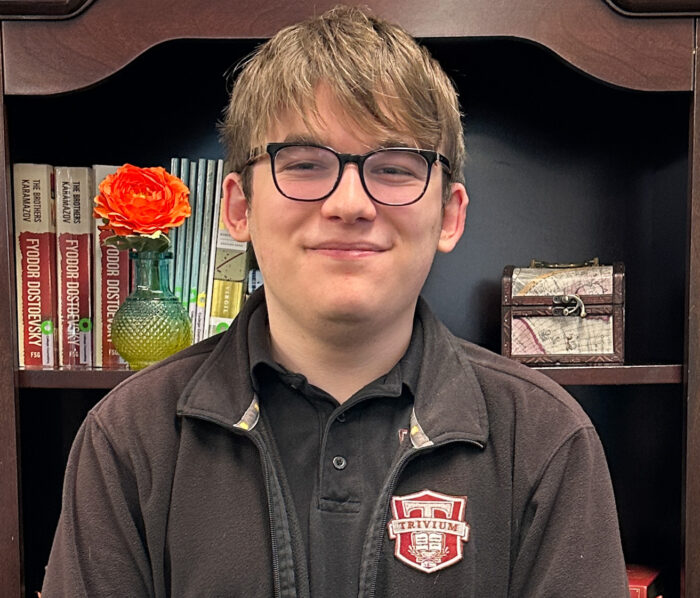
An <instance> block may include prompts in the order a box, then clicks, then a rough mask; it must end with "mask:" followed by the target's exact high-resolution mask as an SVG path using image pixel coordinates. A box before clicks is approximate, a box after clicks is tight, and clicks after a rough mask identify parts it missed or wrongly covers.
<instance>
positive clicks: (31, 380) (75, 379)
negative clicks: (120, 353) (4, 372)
mask: <svg viewBox="0 0 700 598" xmlns="http://www.w3.org/2000/svg"><path fill="white" fill-rule="evenodd" d="M133 373H134V372H132V371H131V370H20V371H19V372H18V376H19V387H20V388H95V389H100V388H101V389H105V390H109V389H110V388H114V387H115V386H116V385H117V384H119V383H120V382H121V381H122V380H126V379H127V378H128V377H129V376H131V374H133Z"/></svg>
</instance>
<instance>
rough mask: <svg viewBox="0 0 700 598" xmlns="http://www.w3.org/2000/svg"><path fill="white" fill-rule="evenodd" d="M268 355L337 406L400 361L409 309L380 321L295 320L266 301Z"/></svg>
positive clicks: (410, 321)
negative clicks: (304, 378) (268, 329)
mask: <svg viewBox="0 0 700 598" xmlns="http://www.w3.org/2000/svg"><path fill="white" fill-rule="evenodd" d="M268 317H269V322H270V346H271V349H272V356H273V358H274V359H275V361H277V362H278V363H280V364H281V365H283V366H284V367H285V368H287V369H288V370H290V371H293V372H299V373H301V374H304V376H306V378H307V379H308V380H309V382H310V383H311V384H313V385H314V386H318V387H319V388H322V389H323V390H325V391H326V392H327V393H329V394H330V395H331V396H333V397H334V398H335V399H336V400H337V401H338V402H340V403H343V402H344V401H346V400H347V399H349V398H350V397H351V396H352V395H353V394H355V393H356V392H357V391H358V390H360V389H361V388H363V387H364V386H366V385H367V384H369V383H370V382H372V381H373V380H376V379H377V378H378V377H379V376H382V375H384V374H386V373H387V372H388V371H389V370H391V368H393V367H394V366H395V365H396V364H397V363H398V362H399V360H400V359H401V357H403V355H404V353H405V352H406V349H407V348H408V345H409V342H410V340H411V334H412V332H413V310H412V311H410V312H407V313H406V314H404V315H402V316H400V317H393V318H388V317H387V318H385V319H384V320H383V321H379V322H378V321H376V320H375V321H372V322H367V323H361V324H358V323H357V322H353V323H348V322H327V321H311V322H300V321H298V320H297V319H294V318H287V317H285V314H284V313H283V312H281V310H278V309H275V307H274V306H273V305H270V304H269V303H268Z"/></svg>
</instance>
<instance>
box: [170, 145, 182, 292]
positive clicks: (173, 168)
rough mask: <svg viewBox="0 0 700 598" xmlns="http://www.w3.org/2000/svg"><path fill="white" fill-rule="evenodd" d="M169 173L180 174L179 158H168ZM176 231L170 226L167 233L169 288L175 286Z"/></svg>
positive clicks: (177, 175)
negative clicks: (168, 245) (170, 258)
mask: <svg viewBox="0 0 700 598" xmlns="http://www.w3.org/2000/svg"><path fill="white" fill-rule="evenodd" d="M170 174H172V175H175V176H176V177H179V176H180V159H179V158H171V159H170ZM177 233H178V229H177V228H171V229H170V232H169V233H168V238H169V239H170V252H171V253H172V254H173V263H172V267H171V268H170V288H171V289H174V288H175V268H177V264H176V256H177Z"/></svg>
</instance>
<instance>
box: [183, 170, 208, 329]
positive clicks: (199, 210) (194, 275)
mask: <svg viewBox="0 0 700 598" xmlns="http://www.w3.org/2000/svg"><path fill="white" fill-rule="evenodd" d="M206 182H207V161H206V159H204V158H200V159H199V160H198V161H197V196H196V198H195V211H194V230H193V236H192V255H191V257H190V262H191V263H190V276H189V281H190V286H189V289H190V292H189V297H188V308H187V309H188V313H189V314H190V320H191V321H192V322H193V323H194V319H195V313H196V309H197V284H199V260H200V255H201V252H202V224H203V220H204V190H205V188H206ZM193 334H194V332H193Z"/></svg>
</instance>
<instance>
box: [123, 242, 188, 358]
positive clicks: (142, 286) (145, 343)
mask: <svg viewBox="0 0 700 598" xmlns="http://www.w3.org/2000/svg"><path fill="white" fill-rule="evenodd" d="M131 258H132V260H133V264H134V268H135V275H134V279H135V283H136V288H135V289H134V291H133V292H132V293H131V294H130V295H129V296H128V297H127V298H126V300H125V301H124V303H122V305H121V306H120V307H119V309H118V310H117V313H116V314H115V315H114V320H112V342H113V343H114V347H115V348H116V349H117V351H118V352H119V355H121V356H122V357H123V358H124V359H125V360H126V362H127V363H128V364H129V367H130V368H131V369H132V370H140V369H142V368H145V367H146V366H148V365H151V364H152V363H156V362H157V361H160V360H161V359H165V358H166V357H168V356H169V355H172V354H173V353H175V352H177V351H179V350H181V349H184V348H185V347H188V346H189V345H190V344H192V324H191V322H190V318H189V316H188V315H187V311H186V310H185V308H184V307H183V305H182V304H181V303H180V301H179V300H178V298H177V297H176V296H175V295H174V294H173V292H172V291H171V290H170V286H169V280H170V265H171V262H172V253H170V252H163V253H158V252H154V251H142V252H136V253H132V254H131Z"/></svg>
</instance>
